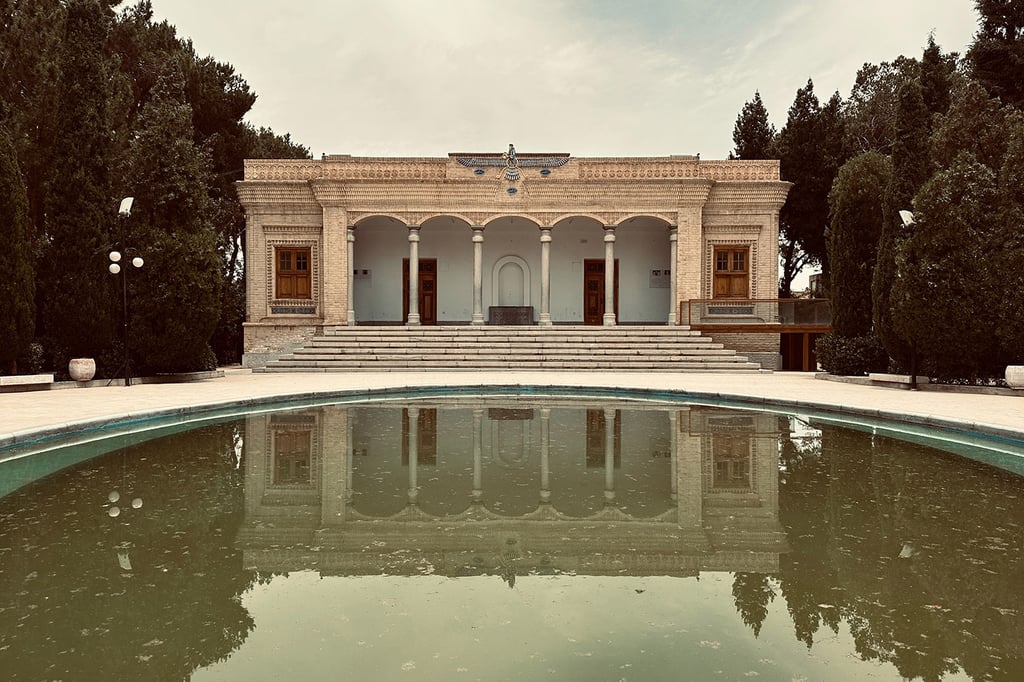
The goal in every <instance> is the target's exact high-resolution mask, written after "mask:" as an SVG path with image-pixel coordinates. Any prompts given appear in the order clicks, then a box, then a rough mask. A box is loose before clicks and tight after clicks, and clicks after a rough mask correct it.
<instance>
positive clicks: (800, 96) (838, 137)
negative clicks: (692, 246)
mask: <svg viewBox="0 0 1024 682" xmlns="http://www.w3.org/2000/svg"><path fill="white" fill-rule="evenodd" d="M845 135H846V132H845V128H844V117H843V114H842V100H841V99H840V98H839V95H838V93H837V94H835V95H833V96H832V97H831V98H830V99H829V101H828V102H827V103H826V105H825V107H821V106H820V104H819V103H818V98H817V96H815V94H814V83H813V82H811V81H810V80H808V81H807V85H806V86H805V87H803V88H801V89H800V90H798V91H797V94H796V98H795V99H794V100H793V104H792V106H791V107H790V108H789V117H788V119H787V121H786V126H785V127H784V128H783V129H782V132H780V133H779V137H778V151H779V159H780V162H781V172H782V179H783V180H787V181H789V182H792V183H793V187H792V189H790V191H789V196H788V198H787V199H786V204H785V205H784V206H783V207H782V210H781V212H780V214H779V226H780V232H781V234H780V252H781V253H782V256H783V272H782V277H781V282H780V295H781V296H783V297H786V296H789V293H790V292H789V287H790V284H791V283H792V281H793V278H794V277H795V276H796V274H797V273H798V272H799V271H800V266H802V265H803V264H809V263H816V264H819V265H821V267H822V271H823V272H826V273H827V271H828V254H827V252H826V249H825V227H826V225H827V224H828V193H829V190H830V189H831V187H832V181H833V180H834V179H835V176H836V173H838V171H839V166H840V165H842V163H843V161H844V160H845V159H844V155H845V152H844V142H843V141H844V138H845ZM801 253H802V254H804V257H803V259H801V257H800V254H801ZM801 261H803V262H801Z"/></svg>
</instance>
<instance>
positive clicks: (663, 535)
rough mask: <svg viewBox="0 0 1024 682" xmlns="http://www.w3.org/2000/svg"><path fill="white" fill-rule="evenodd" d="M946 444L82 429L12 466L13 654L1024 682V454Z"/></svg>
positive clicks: (336, 673)
mask: <svg viewBox="0 0 1024 682" xmlns="http://www.w3.org/2000/svg"><path fill="white" fill-rule="evenodd" d="M923 438H925V435H922V434H911V435H910V436H909V437H908V438H897V437H895V436H894V435H893V433H892V431H891V430H889V429H886V428H882V427H880V426H879V425H870V424H857V425H849V424H845V425H844V424H839V423H837V422H836V421H835V419H834V418H833V419H828V418H820V417H815V416H807V415H803V416H800V415H789V414H783V413H778V412H772V411H747V410H741V409H732V408H728V407H722V406H713V405H699V404H669V403H661V402H656V401H648V402H636V401H632V402H630V401H614V400H602V401H598V400H584V399H577V400H569V399H563V398H540V397H529V398H527V397H519V398H517V397H514V396H503V397H500V398H493V399H483V398H481V399H473V400H469V399H440V398H428V399H416V400H407V401H404V402H403V401H377V402H367V403H354V402H350V403H339V404H330V405H316V406H306V407H301V408H293V409H284V410H280V411H261V412H254V413H251V414H245V415H236V416H225V417H221V418H218V419H210V420H208V421H206V422H204V423H201V424H198V425H193V426H187V425H178V426H175V427H174V428H171V429H167V430H165V431H164V432H162V433H158V432H155V431H153V432H146V433H136V434H127V435H121V436H114V437H111V438H108V439H104V440H99V441H93V442H89V443H82V444H79V445H76V446H69V447H64V448H57V447H54V448H51V449H50V451H48V452H45V453H37V454H32V455H29V456H25V457H22V458H20V459H14V458H12V459H9V460H8V461H6V462H3V463H0V482H2V486H3V487H2V488H0V492H2V493H4V494H3V497H2V498H0V670H3V671H4V677H5V678H6V679H14V680H78V679H81V680H99V679H134V680H163V679H174V680H177V679H193V680H264V679H294V680H338V679H359V680H371V679H372V680H392V679H394V680H414V679H416V680H420V679H422V680H448V679H456V680H458V679H465V680H480V679H482V680H507V679H516V680H535V679H545V680H555V679H558V680H565V679H580V680H667V679H673V680H675V679H693V680H705V679H723V680H738V679H747V678H756V679H761V680H787V681H788V680H826V679H827V680H846V679H849V680H853V679H863V678H865V677H870V678H872V679H879V680H889V679H892V680H899V679H922V680H939V679H950V680H952V679H972V680H1019V679H1024V499H1022V491H1024V487H1022V481H1024V479H1022V477H1021V476H1020V475H1019V474H1018V473H1015V472H1013V471H1008V470H1007V469H1006V468H1002V467H997V466H993V465H992V464H990V463H987V461H977V459H972V458H971V457H974V456H975V455H977V458H978V459H983V460H991V461H998V460H999V457H1003V458H1004V460H1005V461H1007V462H1017V461H1019V460H1018V459H1015V458H1016V456H1017V455H1016V453H1015V452H1014V451H1013V447H1014V446H1012V444H1005V446H1006V447H1003V446H1002V445H998V444H997V445H998V446H993V445H991V444H989V447H988V448H987V449H988V452H986V449H985V448H984V447H983V448H982V449H980V450H967V449H965V448H966V446H965V445H963V444H957V443H952V442H948V441H944V440H941V439H940V440H935V441H934V443H938V444H939V445H941V447H932V446H930V445H928V444H925V443H922V442H917V441H920V440H922V439H923ZM934 443H933V444H934ZM982 445H984V444H982ZM1000 451H1001V452H1000ZM992 452H995V454H994V455H993V454H992ZM6 454H7V455H8V456H10V455H11V454H12V453H6ZM14 454H17V453H14ZM964 454H967V455H969V456H968V457H964V456H963V455H964ZM44 474H45V475H44Z"/></svg>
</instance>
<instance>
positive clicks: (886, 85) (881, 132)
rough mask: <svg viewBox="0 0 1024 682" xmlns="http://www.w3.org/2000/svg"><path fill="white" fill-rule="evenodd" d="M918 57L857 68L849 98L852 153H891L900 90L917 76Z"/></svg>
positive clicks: (848, 139)
mask: <svg viewBox="0 0 1024 682" xmlns="http://www.w3.org/2000/svg"><path fill="white" fill-rule="evenodd" d="M918 70H919V65H918V62H917V60H916V59H911V58H909V57H903V56H900V57H897V58H896V59H894V60H893V61H892V62H882V63H881V64H865V65H864V66H862V67H861V68H860V70H858V71H857V76H856V79H855V80H854V84H853V88H852V89H851V91H850V97H849V99H847V100H846V104H845V113H846V123H847V128H846V132H847V137H846V145H847V148H848V149H849V150H850V151H851V152H852V153H855V154H856V153H861V152H869V151H877V152H883V153H886V154H888V153H889V152H890V151H891V150H892V145H893V142H894V140H895V138H896V103H897V100H898V98H897V93H898V92H899V89H900V86H901V85H903V84H904V83H906V82H908V81H911V80H914V79H915V78H917V75H918Z"/></svg>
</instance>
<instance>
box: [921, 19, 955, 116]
mask: <svg viewBox="0 0 1024 682" xmlns="http://www.w3.org/2000/svg"><path fill="white" fill-rule="evenodd" d="M955 70H956V56H955V55H943V54H942V50H941V49H940V48H939V46H938V45H936V44H935V36H934V35H930V36H928V45H927V47H925V48H924V54H923V55H921V78H920V81H921V95H922V96H923V97H924V104H925V107H927V108H928V111H929V112H931V113H932V114H944V113H946V110H947V109H949V103H950V96H949V91H950V90H951V89H952V87H953V74H954V72H955Z"/></svg>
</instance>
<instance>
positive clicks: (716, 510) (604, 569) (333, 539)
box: [245, 401, 787, 575]
mask: <svg viewBox="0 0 1024 682" xmlns="http://www.w3.org/2000/svg"><path fill="white" fill-rule="evenodd" d="M777 422H778V417H775V416H773V415H765V414H755V413H746V412H736V411H734V410H721V409H714V408H704V407H689V408H686V407H682V408H681V407H679V406H671V407H668V406H629V405H613V406H599V405H585V404H575V403H568V402H562V403H559V402H552V403H550V404H544V403H540V404H538V405H536V406H534V405H526V404H524V403H522V402H519V401H506V402H493V403H492V402H488V403H484V404H481V405H476V406H470V405H466V404H460V403H444V402H436V403H428V402H417V403H414V404H412V405H408V406H406V405H399V404H379V405H362V406H328V407H321V408H316V409H308V410H303V411H300V412H296V413H291V414H279V415H254V416H251V417H249V418H248V421H247V444H248V453H249V454H248V456H247V457H246V462H247V476H246V484H245V493H246V521H245V525H246V526H247V527H250V528H255V527H259V528H261V529H262V533H261V534H258V535H257V534H250V535H248V536H246V537H247V538H249V540H248V541H247V547H246V551H247V552H248V553H249V554H248V557H247V561H249V562H251V563H252V565H254V566H260V565H261V562H262V561H263V560H265V559H266V560H271V561H272V562H273V563H274V565H267V566H265V568H266V569H267V570H285V569H286V568H287V569H288V570H297V569H300V568H302V565H301V561H302V559H303V557H308V556H309V551H310V550H311V549H314V548H315V550H316V553H317V554H316V556H317V561H318V562H319V564H320V565H321V566H322V565H324V564H325V562H326V563H329V564H330V565H332V566H335V567H337V566H345V565H349V564H351V567H352V568H353V569H354V568H355V567H356V566H357V565H358V566H362V567H363V568H364V569H365V570H366V571H367V572H369V573H378V572H380V571H381V570H386V571H393V572H397V573H402V572H405V571H411V570H412V568H411V566H412V565H413V563H415V562H418V561H421V560H423V559H424V558H426V559H427V560H429V561H430V562H431V563H432V565H433V570H434V571H436V572H438V573H443V574H450V575H465V574H479V573H503V572H504V573H507V571H508V566H504V565H502V561H501V555H502V552H503V551H507V549H508V547H507V546H503V545H502V543H505V544H506V545H507V544H508V543H510V542H514V543H515V544H516V546H517V548H516V551H517V556H516V559H517V570H518V571H520V572H524V571H525V572H530V571H534V572H547V573H550V572H558V571H567V570H571V571H577V572H589V573H593V574H595V575H596V574H605V573H616V574H618V573H622V572H626V573H627V574H641V575H642V574H645V573H647V572H652V571H653V572H655V573H658V574H664V573H667V574H669V575H695V574H697V573H699V571H701V570H719V571H740V570H742V571H761V572H775V571H777V570H778V565H779V554H780V553H781V552H785V551H786V547H787V546H786V541H785V538H784V534H783V533H782V528H781V526H780V524H779V509H778V469H777V462H778V458H779V451H778V448H779V428H778V426H777ZM296 442H300V443H309V450H310V451H309V452H308V453H306V454H301V453H300V454H296V450H295V448H294V443H296ZM296 458H299V459H302V458H304V459H302V465H301V466H300V467H298V468H295V467H296V465H295V460H296ZM289 466H290V467H292V468H291V469H289V468H288V467H289ZM282 471H304V472H305V473H304V474H303V475H302V476H294V475H293V476H290V477H286V478H281V477H280V476H277V475H276V473H277V472H282ZM257 539H258V540H259V541H258V542H255V541H254V540H257ZM288 544H290V545H291V546H293V547H295V548H296V549H295V553H294V556H293V557H291V558H289V556H288V552H282V551H280V550H276V549H275V551H273V552H270V551H261V545H262V546H263V547H264V548H269V547H270V546H273V547H275V548H277V547H281V546H284V545H288ZM399 549H401V550H405V551H407V555H408V562H407V565H406V564H403V563H402V562H398V563H397V564H396V563H395V561H394V556H393V553H394V552H396V551H397V550H399ZM375 553H376V555H379V556H378V558H379V559H380V562H381V565H378V566H373V567H371V564H372V557H373V556H375ZM385 555H387V562H384V557H385ZM281 562H283V563H281ZM289 562H295V563H294V564H293V565H290V564H289ZM385 563H386V566H385Z"/></svg>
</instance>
